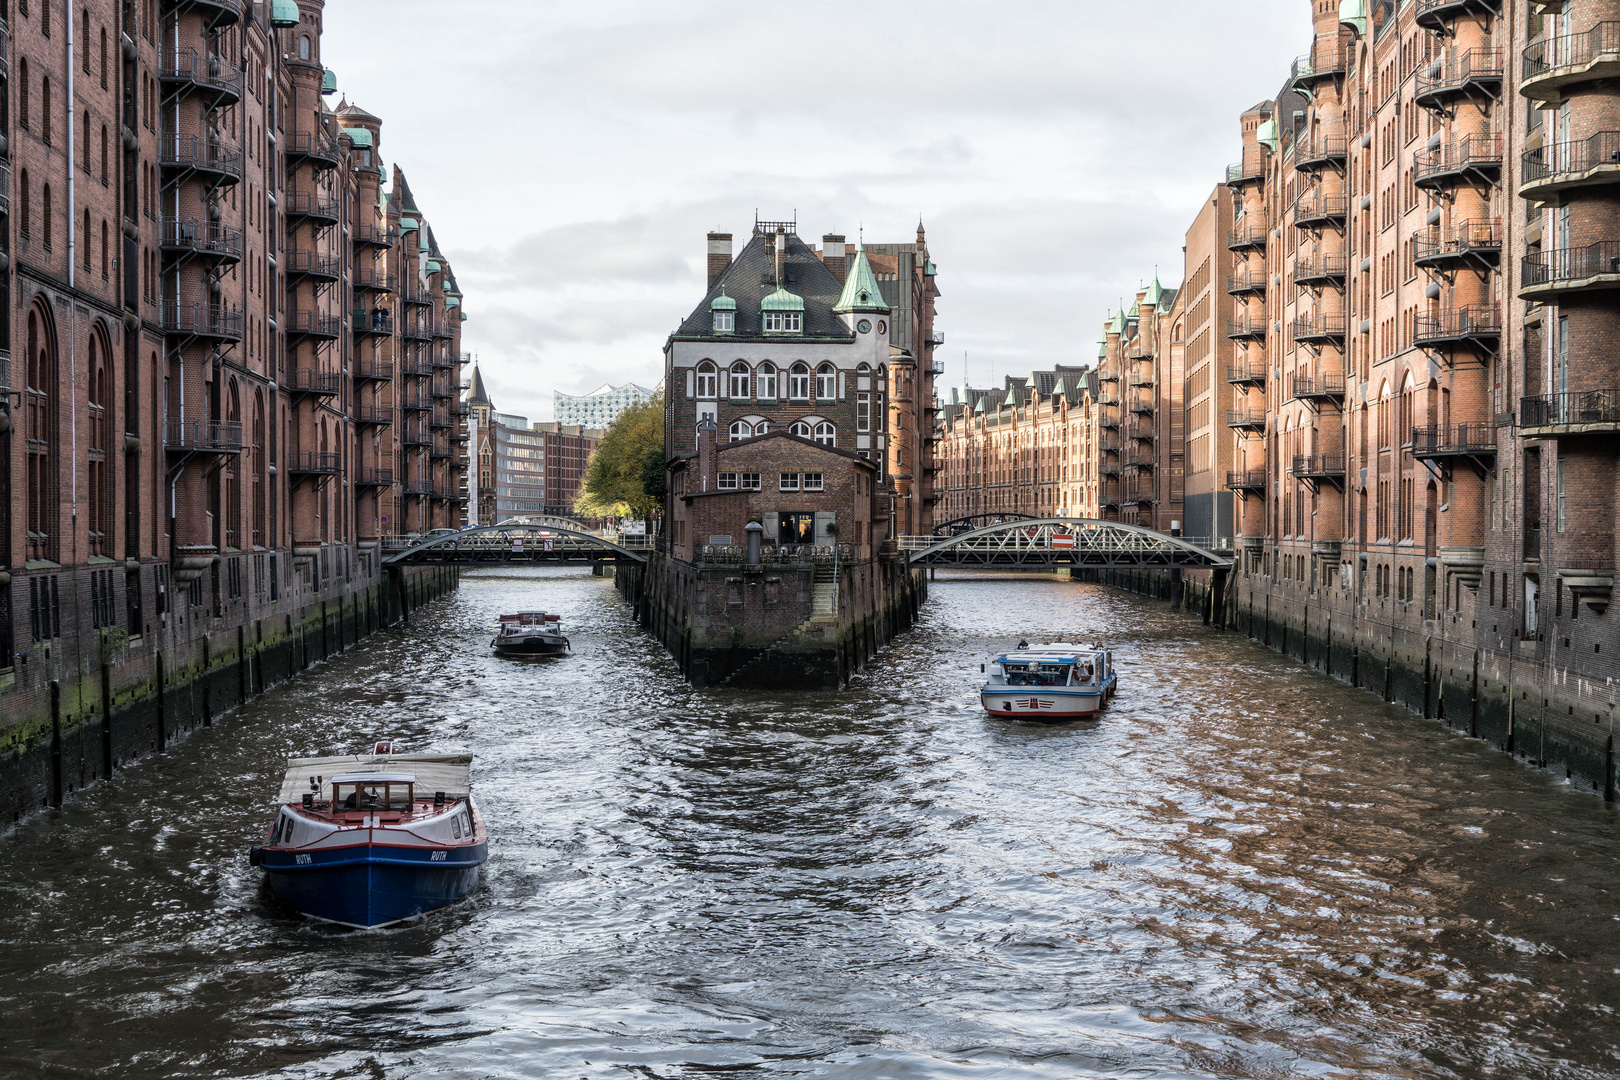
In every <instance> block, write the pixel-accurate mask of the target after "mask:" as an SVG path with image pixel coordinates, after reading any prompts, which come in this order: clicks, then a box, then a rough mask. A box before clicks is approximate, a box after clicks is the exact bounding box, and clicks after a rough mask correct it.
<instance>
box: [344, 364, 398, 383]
mask: <svg viewBox="0 0 1620 1080" xmlns="http://www.w3.org/2000/svg"><path fill="white" fill-rule="evenodd" d="M353 371H354V377H355V378H356V379H371V380H374V381H376V382H390V381H392V380H393V378H394V365H393V364H392V363H390V362H389V361H387V360H356V361H355V362H354V368H353Z"/></svg>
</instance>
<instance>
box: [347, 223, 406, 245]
mask: <svg viewBox="0 0 1620 1080" xmlns="http://www.w3.org/2000/svg"><path fill="white" fill-rule="evenodd" d="M349 239H350V241H351V242H353V243H356V244H365V245H368V246H370V247H392V246H393V245H394V241H395V240H398V239H399V230H397V229H392V228H389V227H388V226H386V225H356V226H355V227H354V228H353V229H352V230H350V232H349Z"/></svg>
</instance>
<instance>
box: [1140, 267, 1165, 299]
mask: <svg viewBox="0 0 1620 1080" xmlns="http://www.w3.org/2000/svg"><path fill="white" fill-rule="evenodd" d="M1163 298H1164V286H1162V285H1160V284H1159V272H1158V271H1157V270H1155V271H1154V272H1153V284H1151V285H1149V286H1148V290H1147V295H1146V296H1144V297H1142V303H1144V304H1146V305H1147V306H1148V307H1155V308H1156V307H1158V306H1159V301H1160V300H1162V299H1163Z"/></svg>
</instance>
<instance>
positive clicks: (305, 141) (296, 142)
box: [282, 131, 338, 165]
mask: <svg viewBox="0 0 1620 1080" xmlns="http://www.w3.org/2000/svg"><path fill="white" fill-rule="evenodd" d="M282 152H283V153H284V154H286V155H287V156H288V157H291V158H309V159H310V160H312V161H324V162H329V163H331V164H333V165H336V164H337V160H338V144H337V140H336V139H334V138H333V137H332V136H330V135H328V134H327V133H326V132H324V131H295V132H293V133H292V134H291V135H286V136H284V137H283V142H282Z"/></svg>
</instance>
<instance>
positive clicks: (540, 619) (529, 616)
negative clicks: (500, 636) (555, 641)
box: [501, 611, 562, 633]
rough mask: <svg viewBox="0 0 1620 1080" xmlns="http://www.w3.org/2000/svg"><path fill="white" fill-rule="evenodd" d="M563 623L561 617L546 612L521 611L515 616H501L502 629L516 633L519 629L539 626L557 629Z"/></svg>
mask: <svg viewBox="0 0 1620 1080" xmlns="http://www.w3.org/2000/svg"><path fill="white" fill-rule="evenodd" d="M560 622H562V616H561V615H548V614H546V613H545V612H544V611H520V612H518V613H517V614H515V615H502V616H501V629H502V630H507V629H508V628H510V631H511V632H513V633H515V632H516V631H517V629H518V628H519V627H525V626H529V627H533V626H538V627H540V628H542V629H546V628H548V627H549V628H553V629H554V628H555V627H556V625H557V624H558V623H560Z"/></svg>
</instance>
